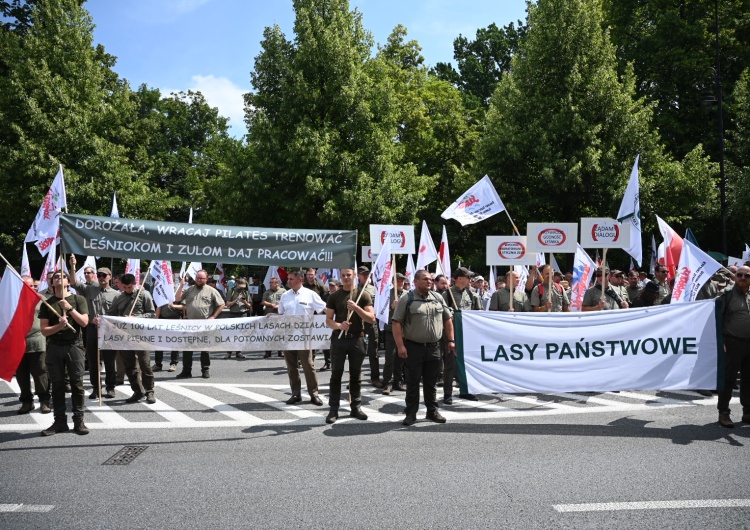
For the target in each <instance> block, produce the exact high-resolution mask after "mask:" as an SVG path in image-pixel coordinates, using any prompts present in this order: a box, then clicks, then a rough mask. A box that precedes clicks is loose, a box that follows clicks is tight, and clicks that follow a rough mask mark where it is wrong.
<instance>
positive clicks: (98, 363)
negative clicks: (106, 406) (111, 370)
mask: <svg viewBox="0 0 750 530" xmlns="http://www.w3.org/2000/svg"><path fill="white" fill-rule="evenodd" d="M101 362H102V350H100V349H99V347H98V345H97V348H96V369H97V370H99V406H100V407H101V406H102V405H103V403H102V369H101ZM93 369H94V367H93V366H89V370H93Z"/></svg>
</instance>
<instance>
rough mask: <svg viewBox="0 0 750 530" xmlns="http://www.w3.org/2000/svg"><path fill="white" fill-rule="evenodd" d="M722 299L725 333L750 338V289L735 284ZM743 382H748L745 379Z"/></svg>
mask: <svg viewBox="0 0 750 530" xmlns="http://www.w3.org/2000/svg"><path fill="white" fill-rule="evenodd" d="M720 300H721V307H722V310H723V311H724V334H725V335H730V336H732V337H736V338H738V339H750V291H748V292H747V294H746V293H743V292H742V291H741V290H740V289H739V287H737V286H736V285H733V286H732V287H727V288H726V289H724V292H723V293H722V295H721V297H720ZM743 384H747V383H746V382H745V381H743Z"/></svg>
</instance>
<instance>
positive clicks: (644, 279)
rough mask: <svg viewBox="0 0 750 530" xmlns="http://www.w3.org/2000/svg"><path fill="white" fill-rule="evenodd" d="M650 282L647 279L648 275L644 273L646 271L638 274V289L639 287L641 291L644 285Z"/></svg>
mask: <svg viewBox="0 0 750 530" xmlns="http://www.w3.org/2000/svg"><path fill="white" fill-rule="evenodd" d="M650 281H651V280H650V279H649V277H648V274H647V273H646V271H640V272H639V273H638V287H640V288H641V289H643V288H644V287H646V284H647V283H648V282H650Z"/></svg>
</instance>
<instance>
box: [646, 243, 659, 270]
mask: <svg viewBox="0 0 750 530" xmlns="http://www.w3.org/2000/svg"><path fill="white" fill-rule="evenodd" d="M658 263H659V251H658V250H657V247H656V238H655V237H654V234H651V265H649V268H648V272H649V274H651V276H653V275H654V274H656V265H657V264H658Z"/></svg>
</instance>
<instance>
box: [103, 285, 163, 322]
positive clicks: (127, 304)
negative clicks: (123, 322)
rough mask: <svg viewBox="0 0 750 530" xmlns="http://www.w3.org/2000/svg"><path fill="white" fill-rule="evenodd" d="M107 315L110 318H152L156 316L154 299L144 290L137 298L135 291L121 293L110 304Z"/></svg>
mask: <svg viewBox="0 0 750 530" xmlns="http://www.w3.org/2000/svg"><path fill="white" fill-rule="evenodd" d="M136 298H137V300H136ZM133 306H135V307H133ZM131 310H132V312H131ZM107 315H109V316H111V317H126V316H134V317H138V318H154V317H155V316H156V308H155V307H154V299H153V298H151V293H149V292H148V291H147V290H146V289H143V290H142V291H141V294H140V296H138V291H137V290H135V289H134V290H133V292H132V293H130V294H128V293H125V292H122V293H120V294H119V295H118V296H117V298H115V301H114V302H112V306H111V307H110V308H109V310H108V311H107Z"/></svg>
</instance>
